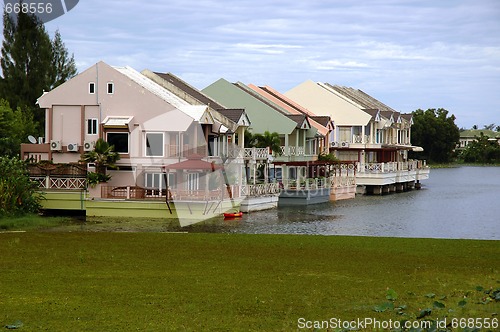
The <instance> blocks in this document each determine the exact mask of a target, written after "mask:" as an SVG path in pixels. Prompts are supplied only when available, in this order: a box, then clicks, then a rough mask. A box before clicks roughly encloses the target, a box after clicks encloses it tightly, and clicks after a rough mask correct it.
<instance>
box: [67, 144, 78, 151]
mask: <svg viewBox="0 0 500 332" xmlns="http://www.w3.org/2000/svg"><path fill="white" fill-rule="evenodd" d="M68 152H78V143H69V144H68Z"/></svg>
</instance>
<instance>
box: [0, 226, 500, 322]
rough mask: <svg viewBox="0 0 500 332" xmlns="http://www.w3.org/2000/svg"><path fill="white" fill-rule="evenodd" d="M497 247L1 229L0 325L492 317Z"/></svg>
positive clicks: (498, 282)
mask: <svg viewBox="0 0 500 332" xmlns="http://www.w3.org/2000/svg"><path fill="white" fill-rule="evenodd" d="M499 244H500V243H499V242H498V241H469V240H433V239H401V238H396V239H393V238H391V239H389V238H366V237H342V236H329V237H327V236H293V235H243V234H171V233H117V232H43V231H38V232H26V233H0V327H3V326H5V325H9V324H14V325H16V324H17V325H16V326H20V325H21V324H22V326H21V327H20V328H19V330H25V331H35V330H36V331H38V330H48V331H83V330H85V331H132V330H140V331H171V330H180V331H184V330H187V331H208V330H218V331H240V330H241V331H281V330H283V331H290V330H297V328H298V322H299V319H300V318H304V320H305V321H316V320H317V321H319V320H321V321H322V320H329V319H330V318H339V319H342V320H353V319H357V318H367V317H372V318H376V319H380V320H389V319H392V320H393V321H394V320H402V319H408V320H414V319H416V317H417V316H419V315H421V313H422V312H424V316H426V317H425V318H424V319H432V320H436V319H443V318H444V317H448V319H449V320H450V319H451V318H489V319H498V316H497V313H498V312H499V310H500V308H499V306H500V305H499V304H500V302H497V301H495V299H494V297H495V295H497V294H498V293H495V290H496V289H497V288H499V287H500V274H499V269H500V245H499ZM388 290H389V291H388ZM426 309H429V311H425V310H426ZM309 330H311V329H309ZM492 330H493V329H492Z"/></svg>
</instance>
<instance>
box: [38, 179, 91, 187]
mask: <svg viewBox="0 0 500 332" xmlns="http://www.w3.org/2000/svg"><path fill="white" fill-rule="evenodd" d="M30 179H31V180H32V181H34V182H36V183H37V184H38V188H41V189H84V188H86V186H87V179H86V178H76V177H75V178H71V177H68V178H58V177H52V176H31V177H30Z"/></svg>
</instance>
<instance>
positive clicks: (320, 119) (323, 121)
mask: <svg viewBox="0 0 500 332" xmlns="http://www.w3.org/2000/svg"><path fill="white" fill-rule="evenodd" d="M311 119H313V120H314V121H316V122H317V123H319V124H320V125H322V126H323V127H327V128H328V126H330V125H331V123H332V120H331V118H330V117H329V116H328V115H314V116H311Z"/></svg>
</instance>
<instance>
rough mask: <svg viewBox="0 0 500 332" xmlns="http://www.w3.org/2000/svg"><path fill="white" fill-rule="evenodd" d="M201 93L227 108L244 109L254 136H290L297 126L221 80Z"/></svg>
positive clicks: (267, 106)
mask: <svg viewBox="0 0 500 332" xmlns="http://www.w3.org/2000/svg"><path fill="white" fill-rule="evenodd" d="M201 91H202V92H203V93H204V94H206V95H208V96H209V97H211V98H213V99H215V100H216V101H217V102H218V103H220V104H222V105H224V106H225V107H227V108H244V109H245V112H246V113H247V115H248V118H249V119H250V122H251V125H250V129H251V131H252V133H254V134H255V133H258V134H262V133H264V132H265V131H269V132H277V133H278V134H291V133H292V132H293V130H294V129H295V127H296V126H297V123H296V122H295V121H293V120H291V119H289V118H288V117H287V116H286V115H284V114H282V113H280V112H278V111H276V110H275V109H273V108H272V107H270V106H269V105H266V104H265V103H263V102H262V101H260V100H258V99H257V98H255V97H253V96H251V95H250V94H248V93H246V92H245V91H243V90H242V89H241V88H239V87H237V86H236V85H234V84H232V83H230V82H228V81H226V80H225V79H223V78H221V79H219V80H218V81H216V82H214V83H212V84H211V85H209V86H207V87H206V88H205V89H203V90H201Z"/></svg>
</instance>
